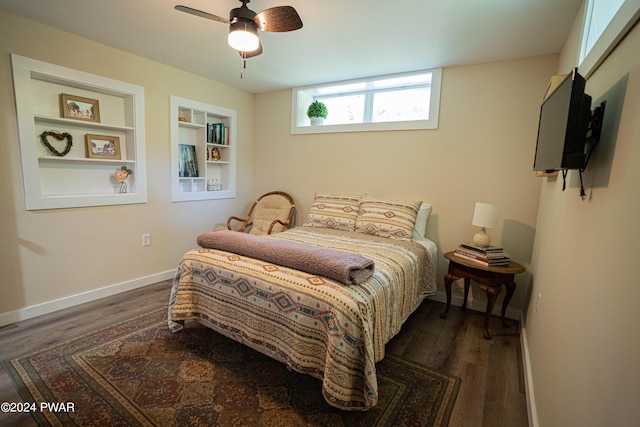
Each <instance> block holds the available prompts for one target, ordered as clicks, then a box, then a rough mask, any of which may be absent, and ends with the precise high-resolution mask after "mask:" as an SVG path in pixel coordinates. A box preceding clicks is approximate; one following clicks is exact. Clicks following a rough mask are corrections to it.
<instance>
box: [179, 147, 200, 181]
mask: <svg viewBox="0 0 640 427" xmlns="http://www.w3.org/2000/svg"><path fill="white" fill-rule="evenodd" d="M178 168H179V170H178V176H179V177H181V178H197V177H198V176H199V175H198V156H197V154H196V147H195V146H194V145H189V144H179V146H178Z"/></svg>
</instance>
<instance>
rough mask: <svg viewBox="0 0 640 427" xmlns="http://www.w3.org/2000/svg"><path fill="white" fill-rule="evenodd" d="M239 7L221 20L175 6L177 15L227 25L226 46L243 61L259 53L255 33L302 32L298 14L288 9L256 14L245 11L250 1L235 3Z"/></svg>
mask: <svg viewBox="0 0 640 427" xmlns="http://www.w3.org/2000/svg"><path fill="white" fill-rule="evenodd" d="M239 1H240V2H241V3H242V6H241V7H237V8H235V9H231V12H230V13H229V19H226V18H223V17H221V16H217V15H213V14H211V13H208V12H203V11H201V10H198V9H193V8H191V7H188V6H182V5H178V6H176V7H175V8H176V9H177V10H179V11H181V12H186V13H190V14H192V15H196V16H200V17H202V18H207V19H211V20H213V21H218V22H222V23H224V24H229V37H228V39H227V41H228V43H229V46H231V47H232V48H234V49H235V50H237V51H238V53H239V54H240V56H241V57H242V58H243V59H247V58H252V57H254V56H258V55H260V54H261V53H262V43H260V39H259V38H258V31H267V32H275V33H282V32H287V31H295V30H298V29H300V28H302V20H301V19H300V16H299V15H298V12H296V10H295V9H294V8H293V7H291V6H276V7H271V8H269V9H265V10H263V11H262V12H260V13H258V14H256V13H255V12H254V11H253V10H251V9H249V8H248V7H247V3H249V2H251V0H239Z"/></svg>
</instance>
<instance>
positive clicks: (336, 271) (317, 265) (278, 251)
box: [198, 230, 374, 285]
mask: <svg viewBox="0 0 640 427" xmlns="http://www.w3.org/2000/svg"><path fill="white" fill-rule="evenodd" d="M198 245H200V246H202V247H203V248H208V249H218V250H222V251H226V252H233V253H235V254H238V255H242V256H248V257H251V258H255V259H259V260H262V261H267V262H271V263H273V264H277V265H281V266H283V267H289V268H294V269H296V270H300V271H304V272H306V273H310V274H314V275H318V276H324V277H328V278H329V279H333V280H336V281H338V282H340V283H343V284H345V285H357V284H360V283H362V282H364V281H365V280H367V279H368V278H369V277H371V276H372V275H373V269H374V263H373V261H372V260H371V259H369V258H367V257H364V256H362V255H359V254H354V253H350V252H345V251H340V250H337V249H330V248H322V247H317V246H311V245H305V244H302V243H296V242H290V241H286V240H279V239H274V238H271V237H266V236H255V235H252V234H247V233H240V232H237V231H230V230H214V231H207V232H205V233H202V234H201V235H199V236H198Z"/></svg>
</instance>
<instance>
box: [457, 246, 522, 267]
mask: <svg viewBox="0 0 640 427" xmlns="http://www.w3.org/2000/svg"><path fill="white" fill-rule="evenodd" d="M454 255H455V256H459V257H460V258H464V259H466V260H468V261H472V262H476V263H478V264H482V265H484V266H496V265H509V262H510V261H511V259H510V258H509V257H508V256H507V254H506V253H505V252H504V249H502V248H501V247H499V246H488V247H485V248H483V247H480V246H478V245H475V244H473V243H463V244H461V245H460V246H458V248H457V249H456V250H455V251H454Z"/></svg>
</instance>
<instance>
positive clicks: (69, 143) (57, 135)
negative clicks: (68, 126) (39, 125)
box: [40, 130, 73, 157]
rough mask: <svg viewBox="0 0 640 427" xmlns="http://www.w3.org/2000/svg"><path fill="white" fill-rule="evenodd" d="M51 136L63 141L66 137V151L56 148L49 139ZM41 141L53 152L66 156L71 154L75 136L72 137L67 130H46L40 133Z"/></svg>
mask: <svg viewBox="0 0 640 427" xmlns="http://www.w3.org/2000/svg"><path fill="white" fill-rule="evenodd" d="M49 136H52V137H54V138H55V139H57V140H58V141H63V140H65V139H66V140H67V145H66V146H65V147H64V151H62V152H60V151H58V150H56V149H55V147H54V146H52V145H51V144H49V141H48V140H47V137H49ZM40 141H42V143H43V144H44V145H45V147H47V149H48V150H49V151H51V153H52V154H54V155H56V156H60V157H62V156H66V155H67V154H69V151H71V147H72V146H73V138H71V135H70V134H68V133H67V132H64V133H60V132H54V131H52V130H48V131H44V132H42V133H41V134H40Z"/></svg>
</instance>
